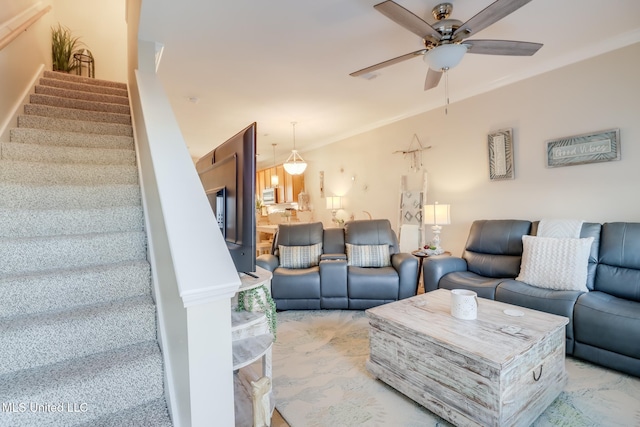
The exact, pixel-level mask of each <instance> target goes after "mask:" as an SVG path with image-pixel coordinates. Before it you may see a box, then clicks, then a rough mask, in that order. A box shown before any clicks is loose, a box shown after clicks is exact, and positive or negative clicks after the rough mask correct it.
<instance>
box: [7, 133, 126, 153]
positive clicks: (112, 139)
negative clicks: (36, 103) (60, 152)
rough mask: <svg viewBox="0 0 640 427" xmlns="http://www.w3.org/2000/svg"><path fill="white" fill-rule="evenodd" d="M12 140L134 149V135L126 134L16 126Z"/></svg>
mask: <svg viewBox="0 0 640 427" xmlns="http://www.w3.org/2000/svg"><path fill="white" fill-rule="evenodd" d="M10 140H11V142H22V143H24V142H31V143H35V144H43V145H44V144H50V145H56V146H64V147H90V148H93V147H95V148H120V149H131V150H133V149H134V146H133V137H131V136H125V135H101V134H84V133H80V132H67V131H54V130H47V129H38V128H14V129H11V131H10Z"/></svg>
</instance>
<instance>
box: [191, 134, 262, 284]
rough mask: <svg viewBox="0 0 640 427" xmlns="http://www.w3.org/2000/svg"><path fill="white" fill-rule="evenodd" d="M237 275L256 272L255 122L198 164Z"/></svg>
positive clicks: (201, 159)
mask: <svg viewBox="0 0 640 427" xmlns="http://www.w3.org/2000/svg"><path fill="white" fill-rule="evenodd" d="M196 170H197V171H198V175H199V176H200V181H201V182H202V186H203V187H204V191H205V193H206V194H207V198H208V199H209V204H210V205H211V209H212V210H213V212H214V213H215V216H216V221H217V222H218V227H219V228H220V232H221V233H222V236H223V237H224V240H225V242H226V243H227V248H228V249H229V253H230V254H231V258H232V259H233V263H234V264H235V266H236V270H238V272H244V273H250V272H254V271H256V214H255V212H256V210H255V206H256V200H255V197H256V195H255V194H256V123H252V124H251V125H249V126H247V127H246V128H244V129H243V130H241V131H240V132H238V133H237V134H235V135H234V136H232V137H231V138H229V139H228V140H226V141H225V142H223V143H222V144H221V145H219V146H217V147H216V148H215V149H214V150H213V151H211V152H210V153H208V154H206V155H204V156H203V157H202V158H200V159H199V160H198V161H197V162H196Z"/></svg>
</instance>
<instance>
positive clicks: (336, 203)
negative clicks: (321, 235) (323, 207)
mask: <svg viewBox="0 0 640 427" xmlns="http://www.w3.org/2000/svg"><path fill="white" fill-rule="evenodd" d="M325 200H326V201H327V209H329V210H331V216H332V217H333V218H334V219H335V217H336V212H337V211H338V209H342V197H340V196H329V197H327V198H326V199H325Z"/></svg>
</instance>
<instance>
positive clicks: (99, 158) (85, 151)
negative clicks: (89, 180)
mask: <svg viewBox="0 0 640 427" xmlns="http://www.w3.org/2000/svg"><path fill="white" fill-rule="evenodd" d="M1 145H2V149H1V150H0V151H1V152H2V159H3V160H14V161H20V162H38V163H73V164H78V163H82V164H88V165H118V164H120V165H129V166H134V165H135V164H136V156H135V151H134V150H130V149H122V148H92V147H62V146H58V145H49V144H33V143H25V142H3V143H1Z"/></svg>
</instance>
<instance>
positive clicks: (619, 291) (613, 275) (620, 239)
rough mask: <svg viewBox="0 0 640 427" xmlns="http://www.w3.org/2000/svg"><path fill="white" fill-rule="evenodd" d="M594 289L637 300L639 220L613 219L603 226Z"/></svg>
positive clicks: (639, 289) (639, 285)
mask: <svg viewBox="0 0 640 427" xmlns="http://www.w3.org/2000/svg"><path fill="white" fill-rule="evenodd" d="M594 289H595V290H597V291H602V292H606V293H608V294H611V295H614V296H616V297H619V298H625V299H629V300H632V301H640V223H630V222H613V223H606V224H604V225H603V226H602V235H601V237H600V260H599V264H598V267H597V273H596V279H595V284H594Z"/></svg>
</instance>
